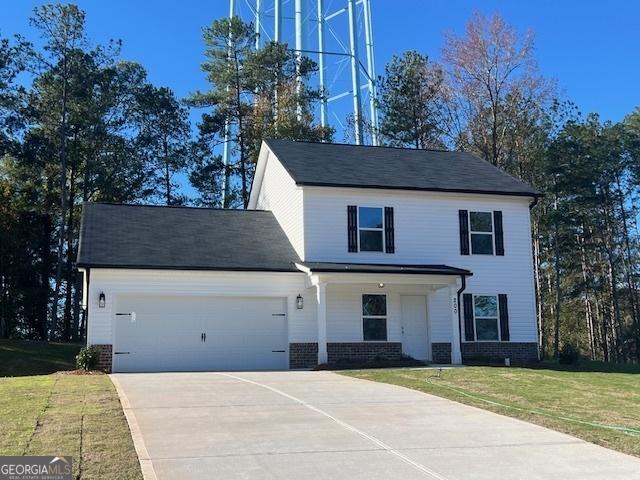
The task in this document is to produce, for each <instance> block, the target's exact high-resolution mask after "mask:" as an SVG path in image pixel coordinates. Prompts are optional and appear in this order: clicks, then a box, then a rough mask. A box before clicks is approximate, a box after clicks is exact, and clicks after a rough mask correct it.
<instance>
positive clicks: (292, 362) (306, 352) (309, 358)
mask: <svg viewBox="0 0 640 480" xmlns="http://www.w3.org/2000/svg"><path fill="white" fill-rule="evenodd" d="M316 365H318V344H317V343H290V344H289V368H291V369H296V368H313V367H315V366H316Z"/></svg>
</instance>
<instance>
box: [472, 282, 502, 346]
mask: <svg viewBox="0 0 640 480" xmlns="http://www.w3.org/2000/svg"><path fill="white" fill-rule="evenodd" d="M476 297H494V298H495V299H496V317H495V319H496V327H498V339H497V340H478V328H477V324H476ZM472 305H473V310H472V313H473V338H474V342H480V343H491V342H502V332H501V331H500V299H499V298H498V294H497V293H473V294H472ZM479 318H481V319H483V318H486V319H491V318H494V317H479Z"/></svg>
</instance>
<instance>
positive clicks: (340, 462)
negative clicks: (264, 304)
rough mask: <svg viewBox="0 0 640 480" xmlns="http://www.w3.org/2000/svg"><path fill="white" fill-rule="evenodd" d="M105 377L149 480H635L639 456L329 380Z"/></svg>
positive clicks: (323, 375)
mask: <svg viewBox="0 0 640 480" xmlns="http://www.w3.org/2000/svg"><path fill="white" fill-rule="evenodd" d="M112 379H113V381H114V383H115V384H116V387H117V388H118V391H119V394H120V397H121V399H122V403H123V407H124V408H125V413H126V415H127V418H128V420H129V424H130V426H131V430H132V434H133V437H134V442H135V444H136V449H137V450H138V454H139V456H140V459H141V463H142V465H143V472H144V475H145V479H147V480H150V479H151V480H153V479H155V478H158V479H176V478H180V479H191V478H194V479H197V478H202V479H213V478H220V479H260V480H267V479H299V480H304V479H312V480H341V479H345V480H346V479H348V480H357V479H362V480H376V479H385V480H387V479H389V480H390V479H403V480H408V479H439V480H444V479H446V480H454V479H459V480H463V479H464V480H474V479H478V480H480V479H482V480H484V479H487V480H489V479H491V480H500V479H504V480H515V479H545V480H546V479H552V478H559V479H566V480H572V479H576V480H578V479H579V480H591V479H593V480H596V479H597V480H603V479H606V480H617V479H620V480H634V479H640V459H636V458H634V457H630V456H627V455H623V454H620V453H617V452H614V451H611V450H607V449H605V448H601V447H598V446H596V445H592V444H589V443H586V442H583V441H582V440H578V439H576V438H574V437H570V436H568V435H564V434H561V433H557V432H553V431H551V430H547V429H544V428H542V427H538V426H536V425H532V424H529V423H525V422H522V421H519V420H515V419H511V418H507V417H503V416H500V415H496V414H493V413H490V412H486V411H484V410H480V409H476V408H473V407H467V406H464V405H461V404H458V403H455V402H451V401H449V400H445V399H442V398H438V397H434V396H431V395H425V394H423V393H420V392H416V391H412V390H408V389H404V388H401V387H396V386H392V385H385V384H381V383H373V382H367V381H364V380H357V379H351V378H348V377H344V376H341V375H337V374H334V373H331V372H260V373H258V372H256V373H228V374H227V373H156V374H115V375H112Z"/></svg>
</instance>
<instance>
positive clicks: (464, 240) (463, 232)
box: [458, 210, 469, 255]
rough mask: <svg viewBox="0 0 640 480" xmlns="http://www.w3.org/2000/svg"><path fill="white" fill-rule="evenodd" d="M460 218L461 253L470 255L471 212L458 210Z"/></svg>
mask: <svg viewBox="0 0 640 480" xmlns="http://www.w3.org/2000/svg"><path fill="white" fill-rule="evenodd" d="M458 217H459V218H460V255H469V214H468V212H467V211H466V210H458Z"/></svg>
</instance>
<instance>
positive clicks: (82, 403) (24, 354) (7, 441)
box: [0, 341, 142, 479]
mask: <svg viewBox="0 0 640 480" xmlns="http://www.w3.org/2000/svg"><path fill="white" fill-rule="evenodd" d="M77 350H78V347H77V346H69V345H50V346H47V345H44V344H37V345H34V344H23V345H21V344H20V343H19V342H5V341H0V375H9V374H11V375H14V376H13V377H4V378H0V455H57V456H61V455H70V456H72V457H73V468H74V474H75V475H74V478H80V479H104V478H118V479H141V478H142V474H141V472H140V466H139V463H138V458H137V456H136V453H135V450H134V447H133V441H132V440H131V434H130V432H129V427H128V425H127V421H126V419H125V417H124V413H123V411H122V407H121V405H120V400H119V399H118V395H117V393H116V391H115V388H114V386H113V384H112V383H111V380H110V379H109V377H108V376H107V375H103V374H96V375H73V374H62V373H54V374H47V373H49V372H51V371H54V370H55V369H56V368H58V369H72V368H73V366H74V360H73V357H74V356H75V353H76V352H77ZM38 373H43V374H41V375H38ZM27 374H29V376H27Z"/></svg>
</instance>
